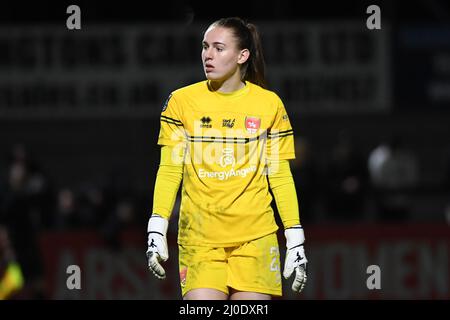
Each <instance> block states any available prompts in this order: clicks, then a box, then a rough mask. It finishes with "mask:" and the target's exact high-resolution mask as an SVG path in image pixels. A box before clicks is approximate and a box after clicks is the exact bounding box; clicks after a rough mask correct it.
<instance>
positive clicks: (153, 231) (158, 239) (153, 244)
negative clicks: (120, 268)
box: [147, 214, 169, 279]
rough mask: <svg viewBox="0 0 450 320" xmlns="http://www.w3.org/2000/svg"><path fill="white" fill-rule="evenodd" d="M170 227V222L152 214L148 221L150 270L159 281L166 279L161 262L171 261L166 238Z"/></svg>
mask: <svg viewBox="0 0 450 320" xmlns="http://www.w3.org/2000/svg"><path fill="white" fill-rule="evenodd" d="M168 226H169V221H168V220H167V219H166V218H163V217H161V216H159V215H157V214H152V216H151V217H150V219H149V220H148V226H147V232H148V249H147V259H148V268H149V270H150V271H152V272H153V274H154V275H155V276H156V277H157V278H158V279H165V278H166V271H165V270H164V268H163V267H162V266H161V264H160V262H161V261H162V262H164V261H166V260H167V259H169V252H168V250H167V237H166V234H167V227H168Z"/></svg>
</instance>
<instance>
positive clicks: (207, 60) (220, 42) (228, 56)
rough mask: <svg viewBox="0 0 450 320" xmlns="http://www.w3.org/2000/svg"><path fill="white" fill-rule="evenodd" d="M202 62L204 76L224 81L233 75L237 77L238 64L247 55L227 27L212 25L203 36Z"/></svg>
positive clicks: (238, 73) (238, 75)
mask: <svg viewBox="0 0 450 320" xmlns="http://www.w3.org/2000/svg"><path fill="white" fill-rule="evenodd" d="M202 46H203V50H202V62H203V69H204V71H205V75H206V78H207V79H208V80H213V81H225V80H227V79H229V78H231V77H233V76H236V77H239V79H240V70H239V65H240V64H242V63H244V62H245V61H246V60H247V58H248V55H247V56H246V54H245V53H243V52H245V51H247V52H248V50H240V49H239V48H238V47H237V40H236V39H235V37H234V36H233V34H232V31H231V30H230V29H228V28H223V27H217V26H212V27H209V29H208V30H207V31H206V32H205V35H204V38H203V43H202Z"/></svg>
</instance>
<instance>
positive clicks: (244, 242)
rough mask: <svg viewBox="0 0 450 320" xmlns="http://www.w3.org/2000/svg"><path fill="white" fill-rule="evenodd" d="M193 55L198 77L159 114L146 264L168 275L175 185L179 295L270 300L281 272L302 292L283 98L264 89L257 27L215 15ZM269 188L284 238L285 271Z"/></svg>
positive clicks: (290, 136) (300, 241)
mask: <svg viewBox="0 0 450 320" xmlns="http://www.w3.org/2000/svg"><path fill="white" fill-rule="evenodd" d="M201 57H202V62H203V68H204V72H205V75H206V80H205V81H201V82H198V83H195V84H192V85H189V86H186V87H183V88H181V89H178V90H176V91H174V92H172V94H171V95H170V96H169V98H168V99H167V101H166V102H165V104H164V106H163V109H162V113H161V119H160V120H161V129H160V134H159V138H158V144H159V145H160V146H161V160H160V165H159V169H158V173H157V176H156V182H155V188H154V197H153V211H152V215H151V217H150V219H149V222H148V228H147V231H148V249H147V257H148V266H149V269H150V270H151V271H152V272H153V274H154V275H155V276H156V277H157V278H159V279H164V278H165V277H166V273H165V270H164V262H165V261H166V260H167V259H168V258H169V252H168V248H167V239H166V233H167V229H168V224H169V220H170V216H171V213H172V209H173V206H174V202H175V199H176V195H177V192H178V189H179V186H180V184H181V182H182V190H181V207H180V214H179V221H178V246H179V272H180V276H179V277H180V278H179V280H180V287H181V294H182V296H183V299H186V300H189V299H207V300H210V299H258V300H262V299H271V298H272V297H275V296H282V292H283V291H282V282H281V274H283V276H284V277H285V278H286V279H288V278H290V279H291V281H292V285H291V287H292V290H294V291H296V292H301V291H302V290H303V288H304V286H305V283H306V280H307V273H306V265H307V259H306V256H305V251H304V247H303V245H304V242H305V236H304V231H303V228H302V226H301V224H300V218H299V210H298V201H297V195H296V190H295V185H294V181H293V178H292V174H291V171H290V167H289V159H293V158H295V151H294V133H293V129H292V127H291V124H290V120H289V117H288V115H287V113H286V110H285V107H284V105H283V103H282V101H281V99H280V98H279V97H278V96H277V95H276V94H275V93H274V92H272V91H270V90H268V89H266V83H265V75H264V58H263V52H262V47H261V41H260V38H259V34H258V31H257V29H256V27H255V26H254V25H253V24H250V23H247V22H245V21H243V20H242V19H240V18H224V19H220V20H218V21H216V22H214V23H213V24H211V25H210V26H209V28H208V29H207V30H206V31H205V33H204V37H203V42H202V54H201ZM270 190H271V191H272V194H273V197H274V198H275V202H276V205H277V208H278V212H279V214H280V217H281V221H282V223H283V227H284V235H285V238H286V259H285V261H284V267H283V270H281V267H280V254H279V245H278V240H277V236H276V234H277V233H276V232H277V230H278V226H277V224H276V222H275V217H274V211H273V209H272V207H271V203H272V200H273V198H272V195H271V193H270ZM167 276H168V277H172V276H174V275H167Z"/></svg>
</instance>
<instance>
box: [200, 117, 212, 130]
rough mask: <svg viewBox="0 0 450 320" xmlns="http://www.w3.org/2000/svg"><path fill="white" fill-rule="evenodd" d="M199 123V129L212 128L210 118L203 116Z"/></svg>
mask: <svg viewBox="0 0 450 320" xmlns="http://www.w3.org/2000/svg"><path fill="white" fill-rule="evenodd" d="M200 121H201V122H202V123H201V124H200V128H212V124H211V121H212V119H211V118H210V117H205V116H203V117H202V118H201V119H200Z"/></svg>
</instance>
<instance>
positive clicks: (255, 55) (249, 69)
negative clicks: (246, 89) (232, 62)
mask: <svg viewBox="0 0 450 320" xmlns="http://www.w3.org/2000/svg"><path fill="white" fill-rule="evenodd" d="M212 25H213V26H219V27H223V28H228V29H231V30H233V33H234V36H235V37H236V38H237V40H238V47H239V49H241V50H242V49H248V50H249V51H250V57H249V58H248V60H247V61H246V62H245V63H244V64H243V65H242V67H241V76H242V80H243V81H249V82H252V83H254V84H257V85H258V86H260V87H262V88H267V82H266V74H265V69H266V68H265V62H264V55H263V50H262V44H261V39H260V36H259V32H258V29H257V28H256V26H255V25H254V24H252V23H246V22H245V21H244V20H242V19H241V18H238V17H232V18H223V19H220V20H218V21H216V22H214V23H213V24H212Z"/></svg>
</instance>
